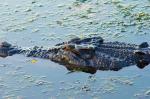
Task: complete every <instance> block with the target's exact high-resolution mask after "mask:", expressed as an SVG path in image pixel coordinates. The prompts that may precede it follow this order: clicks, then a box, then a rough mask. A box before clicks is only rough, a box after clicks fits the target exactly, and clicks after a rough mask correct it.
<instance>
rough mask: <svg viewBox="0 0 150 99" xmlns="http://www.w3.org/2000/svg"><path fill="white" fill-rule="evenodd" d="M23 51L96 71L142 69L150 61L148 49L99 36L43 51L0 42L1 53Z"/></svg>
mask: <svg viewBox="0 0 150 99" xmlns="http://www.w3.org/2000/svg"><path fill="white" fill-rule="evenodd" d="M14 54H24V55H26V56H27V57H38V58H45V59H50V60H52V61H54V62H57V63H59V64H62V65H64V66H66V68H67V69H68V70H70V71H84V72H88V73H92V74H93V73H95V72H96V70H120V69H122V68H123V67H127V66H132V65H136V66H138V67H139V68H144V67H145V66H147V65H148V64H149V63H150V48H149V46H148V44H147V43H146V42H144V43H142V44H141V45H139V46H138V45H135V44H126V43H121V42H104V40H103V39H102V38H101V37H89V38H84V39H80V38H75V39H72V40H70V41H68V42H63V43H59V44H57V45H56V46H55V47H54V48H51V49H47V50H44V49H43V48H42V47H34V48H31V49H21V48H18V47H16V46H12V45H11V44H9V43H7V42H2V43H1V44H0V56H1V57H7V56H11V55H14Z"/></svg>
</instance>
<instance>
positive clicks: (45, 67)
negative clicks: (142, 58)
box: [0, 0, 150, 99]
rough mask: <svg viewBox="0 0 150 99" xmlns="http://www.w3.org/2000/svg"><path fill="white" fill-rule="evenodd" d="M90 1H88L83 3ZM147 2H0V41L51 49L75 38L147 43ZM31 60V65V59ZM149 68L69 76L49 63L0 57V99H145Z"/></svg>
mask: <svg viewBox="0 0 150 99" xmlns="http://www.w3.org/2000/svg"><path fill="white" fill-rule="evenodd" d="M88 1H89V2H88ZM149 4H150V1H149V0H142V1H141V0H87V2H85V3H82V4H81V3H77V2H75V0H65V1H62V0H19V1H18V0H0V11H1V12H0V39H1V40H3V41H4V40H5V41H9V42H10V43H12V44H15V45H18V46H22V47H30V46H34V45H37V46H46V47H52V46H53V45H55V44H56V43H59V42H62V41H66V40H68V39H70V38H72V37H74V36H79V37H82V36H86V35H89V34H97V35H101V36H102V37H103V38H104V39H105V40H108V41H124V42H127V43H135V44H140V43H142V42H144V41H146V42H148V43H149V44H150V38H149V36H150V15H149V14H150V6H149ZM33 60H34V61H35V60H36V61H35V62H32V61H33ZM149 72H150V68H149V66H147V67H146V68H144V69H142V70H141V69H138V68H137V67H136V66H131V67H127V68H123V69H122V70H120V71H117V72H115V71H97V73H96V74H94V75H91V74H88V73H83V72H73V73H70V72H69V71H68V70H67V69H66V68H65V67H64V66H62V65H59V64H56V63H53V62H51V61H50V60H43V59H34V58H26V57H24V56H21V55H15V56H11V57H7V58H5V59H3V58H0V98H1V99H22V98H23V99H76V98H78V99H110V98H112V99H127V98H128V99H149V98H150V96H149V95H150V92H149V90H150V84H149V81H150V77H149Z"/></svg>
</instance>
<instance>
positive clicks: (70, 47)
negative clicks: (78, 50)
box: [63, 44, 75, 51]
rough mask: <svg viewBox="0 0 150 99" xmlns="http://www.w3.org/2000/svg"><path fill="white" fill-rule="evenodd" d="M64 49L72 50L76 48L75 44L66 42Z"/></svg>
mask: <svg viewBox="0 0 150 99" xmlns="http://www.w3.org/2000/svg"><path fill="white" fill-rule="evenodd" d="M63 49H64V50H67V51H71V50H73V49H75V45H73V44H66V45H64V48H63Z"/></svg>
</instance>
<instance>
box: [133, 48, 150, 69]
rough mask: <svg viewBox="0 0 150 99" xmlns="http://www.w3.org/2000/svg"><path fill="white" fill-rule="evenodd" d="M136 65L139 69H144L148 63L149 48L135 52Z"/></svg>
mask: <svg viewBox="0 0 150 99" xmlns="http://www.w3.org/2000/svg"><path fill="white" fill-rule="evenodd" d="M134 53H135V57H136V63H137V66H138V67H139V68H141V69H142V68H144V67H145V66H148V65H149V63H150V48H148V47H147V48H140V49H139V50H136V51H135V52H134Z"/></svg>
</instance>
